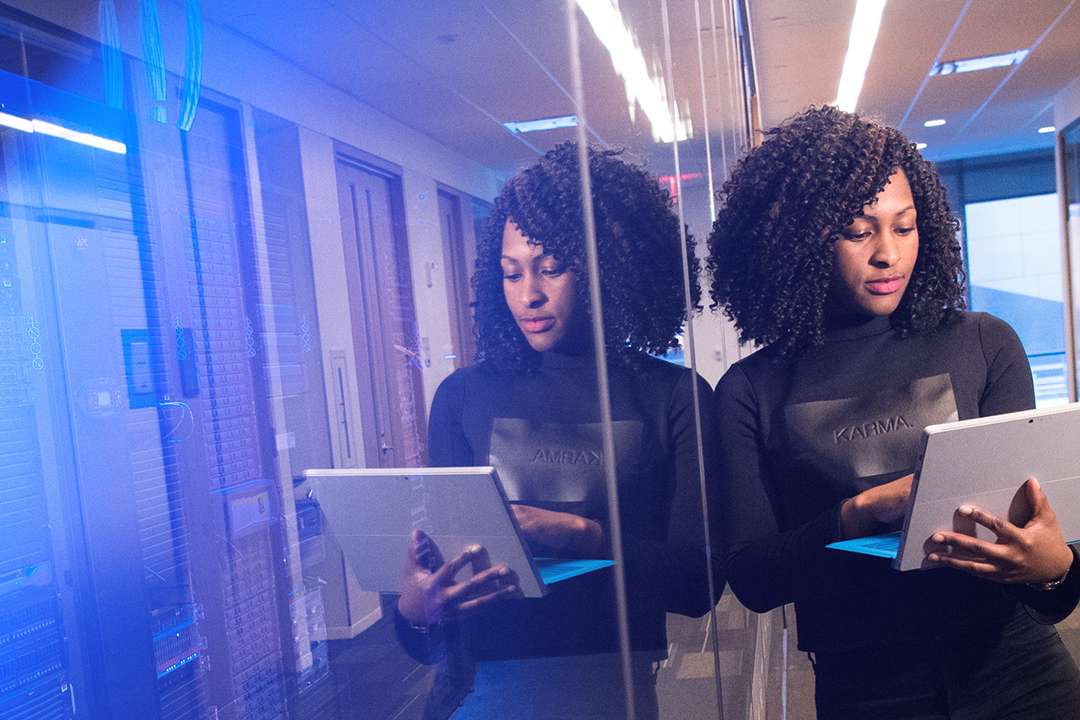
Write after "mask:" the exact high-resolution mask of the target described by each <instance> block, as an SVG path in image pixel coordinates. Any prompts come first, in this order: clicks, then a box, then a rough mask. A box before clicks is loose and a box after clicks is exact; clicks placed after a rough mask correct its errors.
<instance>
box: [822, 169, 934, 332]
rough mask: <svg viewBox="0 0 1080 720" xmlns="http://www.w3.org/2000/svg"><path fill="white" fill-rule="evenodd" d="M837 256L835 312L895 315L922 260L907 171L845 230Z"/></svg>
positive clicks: (836, 247)
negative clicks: (912, 275)
mask: <svg viewBox="0 0 1080 720" xmlns="http://www.w3.org/2000/svg"><path fill="white" fill-rule="evenodd" d="M833 250H834V252H835V253H836V256H835V259H834V260H835V261H834V263H833V277H832V288H831V290H830V302H831V303H832V309H833V310H838V311H840V312H854V313H857V314H862V315H889V314H890V313H892V312H893V311H894V310H896V307H897V305H899V304H900V298H902V297H903V296H904V291H905V290H907V286H908V281H909V280H910V279H911V271H912V270H913V269H914V267H915V259H916V258H917V257H918V256H919V231H918V229H916V227H915V201H914V200H913V199H912V197H911V186H910V185H908V180H907V176H906V175H904V171H903V170H897V171H896V172H895V173H894V174H893V176H892V177H891V178H889V182H888V183H887V184H886V185H885V189H884V190H882V191H881V192H880V193H878V196H877V198H876V199H875V200H874V202H871V203H869V204H867V205H866V206H865V207H863V209H862V211H861V212H860V213H859V214H858V215H857V216H856V217H855V219H854V220H853V221H852V222H851V224H850V225H848V226H847V227H846V228H844V230H843V231H842V232H841V233H840V235H839V236H838V237H837V239H836V241H835V242H834V243H833Z"/></svg>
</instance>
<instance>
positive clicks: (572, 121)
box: [503, 115, 577, 135]
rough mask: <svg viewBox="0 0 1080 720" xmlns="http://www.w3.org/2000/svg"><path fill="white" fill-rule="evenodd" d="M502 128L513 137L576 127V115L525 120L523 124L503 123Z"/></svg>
mask: <svg viewBox="0 0 1080 720" xmlns="http://www.w3.org/2000/svg"><path fill="white" fill-rule="evenodd" d="M503 127H504V128H506V129H507V130H509V131H510V132H512V133H514V134H515V135H517V134H518V133H529V132H536V131H537V130H554V129H555V128H566V127H577V115H564V116H562V117H553V118H544V119H543V120H526V121H525V122H504V123H503Z"/></svg>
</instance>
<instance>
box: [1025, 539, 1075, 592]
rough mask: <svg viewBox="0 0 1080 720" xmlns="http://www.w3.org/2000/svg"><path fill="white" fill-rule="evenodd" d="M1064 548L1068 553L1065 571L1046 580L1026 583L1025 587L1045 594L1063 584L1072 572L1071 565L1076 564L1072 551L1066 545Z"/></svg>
mask: <svg viewBox="0 0 1080 720" xmlns="http://www.w3.org/2000/svg"><path fill="white" fill-rule="evenodd" d="M1065 548H1066V549H1067V550H1068V553H1069V564H1068V565H1067V566H1066V567H1065V570H1064V571H1063V572H1061V573H1058V574H1057V575H1055V576H1054V577H1052V578H1050V579H1048V580H1042V581H1036V582H1029V583H1027V586H1028V587H1029V588H1031V589H1032V590H1036V591H1039V592H1046V591H1048V590H1053V589H1054V588H1056V587H1059V586H1060V585H1062V584H1064V582H1065V580H1066V579H1067V578H1068V577H1069V573H1070V572H1071V571H1072V568H1073V565H1075V564H1076V560H1077V556H1076V553H1074V552H1073V549H1072V548H1071V547H1070V546H1069V545H1066V546H1065Z"/></svg>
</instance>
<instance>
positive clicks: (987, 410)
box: [979, 315, 1035, 417]
mask: <svg viewBox="0 0 1080 720" xmlns="http://www.w3.org/2000/svg"><path fill="white" fill-rule="evenodd" d="M979 340H980V342H981V343H982V354H983V358H985V360H986V389H985V390H983V394H982V397H981V398H980V399H979V417H987V416H989V415H1001V414H1003V413H1010V412H1018V411H1020V410H1031V409H1032V408H1034V407H1035V387H1034V384H1033V382H1032V379H1031V367H1030V366H1029V365H1028V359H1027V353H1025V352H1024V346H1023V345H1022V344H1021V343H1020V338H1019V337H1017V335H1016V331H1015V330H1013V329H1012V328H1011V327H1010V326H1009V324H1008V323H1006V322H1005V321H1004V320H999V319H998V318H996V317H994V316H993V315H982V316H981V317H980V322H979Z"/></svg>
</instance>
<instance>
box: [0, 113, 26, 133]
mask: <svg viewBox="0 0 1080 720" xmlns="http://www.w3.org/2000/svg"><path fill="white" fill-rule="evenodd" d="M0 125H3V126H4V127H9V128H15V129H16V130H22V131H23V132H28V133H32V132H34V126H33V124H32V123H31V122H30V121H29V120H27V119H26V118H21V117H16V116H15V115H8V114H7V113H2V112H0Z"/></svg>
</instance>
